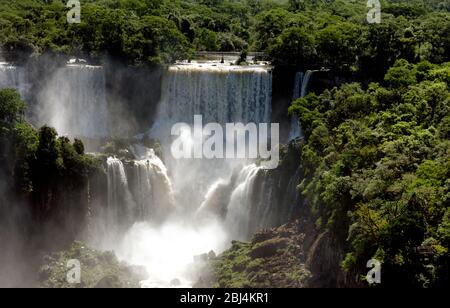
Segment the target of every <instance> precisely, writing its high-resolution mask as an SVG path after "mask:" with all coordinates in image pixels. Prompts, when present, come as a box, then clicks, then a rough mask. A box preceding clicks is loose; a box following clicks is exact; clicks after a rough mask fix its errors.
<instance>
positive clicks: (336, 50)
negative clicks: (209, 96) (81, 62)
mask: <svg viewBox="0 0 450 308" xmlns="http://www.w3.org/2000/svg"><path fill="white" fill-rule="evenodd" d="M381 3H382V22H381V23H380V24H369V23H368V22H367V19H366V16H367V12H368V8H367V3H366V1H362V0H348V1H344V0H286V1H283V0H84V1H81V4H82V9H81V23H79V24H68V23H67V20H66V15H67V12H68V8H66V1H64V0H53V1H52V0H47V1H44V0H0V47H1V50H2V57H3V58H4V59H5V60H7V61H10V62H17V63H20V62H21V61H27V60H28V59H30V58H38V57H39V56H41V55H44V54H51V55H67V56H76V57H79V58H86V59H89V61H92V62H95V63H100V64H101V63H103V62H104V61H107V59H114V60H117V61H120V62H123V63H125V64H126V65H128V66H132V67H141V66H148V67H153V66H160V65H165V64H170V63H174V62H175V61H177V60H184V59H193V58H195V53H196V52H199V51H216V52H238V53H247V52H252V51H253V52H256V51H258V52H263V53H264V54H265V55H266V57H267V60H268V61H271V62H272V64H273V65H274V66H275V67H277V68H281V67H293V68H295V69H296V70H306V69H311V68H321V67H325V68H329V69H330V70H331V74H333V76H337V77H344V78H345V80H346V81H348V82H346V83H344V84H339V85H338V86H337V87H334V88H330V89H326V90H325V91H323V92H322V93H310V94H309V95H307V96H306V97H304V98H300V99H298V100H296V101H295V103H294V104H293V105H292V107H291V108H290V109H289V110H286V114H288V113H289V114H290V115H294V116H296V117H297V118H298V119H299V121H300V123H301V125H302V128H303V129H304V132H305V140H304V141H303V144H302V145H301V151H300V152H299V153H297V154H298V155H301V165H302V167H303V170H304V173H303V178H302V180H301V182H300V183H298V189H299V191H300V192H301V194H302V196H303V198H304V199H305V200H306V202H307V204H308V211H309V213H310V215H311V217H312V219H313V224H314V227H315V228H316V230H317V232H319V233H321V232H330V233H332V234H333V235H334V238H335V240H336V241H337V242H338V243H339V245H338V246H339V247H340V249H342V251H343V257H342V259H341V260H336V261H337V262H338V263H339V266H340V268H341V269H342V271H343V272H344V273H346V275H348V277H352V278H351V279H352V281H356V282H355V283H356V285H357V286H366V284H364V281H365V279H366V278H365V277H363V276H362V275H361V273H365V272H367V270H366V263H367V260H370V259H372V258H375V259H377V260H380V261H382V263H383V284H382V286H383V287H396V286H399V285H402V286H407V287H448V286H449V284H450V282H449V273H450V2H449V1H445V0H429V1H420V0H410V1H401V0H389V1H388V0H384V1H381ZM289 95H290V94H289ZM25 108H26V103H25V102H23V101H22V98H21V97H20V95H19V93H18V92H17V91H15V90H12V89H4V90H0V144H1V149H0V175H1V177H3V178H7V179H9V181H8V182H7V187H6V188H2V191H3V192H7V193H6V194H4V195H2V196H0V201H2V203H4V204H6V203H8V204H10V203H11V204H12V203H17V202H22V203H26V202H30V200H32V201H31V202H32V203H33V204H34V207H33V209H32V213H31V215H32V218H31V219H34V220H36V221H39V222H46V223H47V222H48V220H49V219H50V217H51V219H52V220H55V221H58V223H59V224H60V225H61V226H62V225H64V228H65V229H70V232H71V234H73V233H76V232H75V231H74V230H75V229H77V228H81V226H75V225H71V223H72V220H73V219H72V218H73V217H74V216H80V217H81V216H85V214H86V213H85V212H84V211H87V209H85V208H83V209H79V208H77V207H76V204H78V203H80V202H81V201H80V200H81V198H83V197H82V196H81V194H80V193H79V192H80V190H81V189H82V188H83V187H84V185H86V183H87V182H88V181H89V180H90V179H91V178H92V177H94V176H95V175H96V174H97V173H99V172H100V173H101V172H103V171H102V170H101V162H100V161H99V160H98V159H96V158H94V157H93V156H91V155H87V154H85V150H84V145H83V142H81V141H80V140H78V139H75V140H74V141H71V140H69V139H68V138H67V137H64V136H61V137H58V134H57V132H56V130H55V129H53V128H51V127H48V126H44V127H42V128H39V129H37V128H34V127H33V126H32V125H31V124H29V123H28V122H27V120H26V119H25V116H24V114H25ZM62 186H64V187H65V189H66V191H65V193H64V195H63V194H62V192H61V187H62ZM49 191H51V192H52V194H51V195H50V194H49V193H48V192H49ZM0 210H5V208H3V209H0ZM8 210H11V209H9V208H8ZM68 212H71V213H72V215H68V216H66V214H67V213H68ZM68 217H69V218H68ZM0 223H6V222H4V221H3V222H2V218H1V217H0ZM30 228H35V226H33V227H30ZM235 246H236V247H239V249H238V251H237V252H235V253H236V255H234V257H236V259H237V260H239V259H240V260H241V261H242V258H241V257H242V256H240V255H239V254H244V255H245V259H246V262H247V263H250V262H251V260H250V259H249V258H247V254H248V253H249V252H248V251H247V250H248V247H247V246H245V245H244V246H239V244H236V243H235ZM242 247H244V248H245V249H244V248H242ZM228 254H230V252H228ZM219 260H220V259H219ZM229 262H231V261H230V260H228V259H227V260H224V259H222V263H220V262H219V265H218V266H217V268H216V274H217V275H218V276H219V277H220V279H222V281H221V285H223V286H255V285H256V286H265V285H264V284H262V285H261V284H260V283H256V282H254V281H252V278H251V277H250V278H249V277H243V276H242V271H238V272H239V273H235V272H233V271H234V270H235V269H236V268H237V267H238V266H237V265H236V264H229ZM236 262H237V261H236ZM252 265H253V266H255V262H253V263H252ZM256 267H257V266H256ZM231 269H234V270H231ZM302 270H303V269H302ZM236 277H238V278H236ZM302 277H303V276H302ZM236 279H237V280H239V281H238V282H237V283H235V281H234V280H236ZM290 279H291V280H292V277H290ZM230 281H231V283H230ZM279 283H280V284H283V282H279ZM302 286H303V282H302Z"/></svg>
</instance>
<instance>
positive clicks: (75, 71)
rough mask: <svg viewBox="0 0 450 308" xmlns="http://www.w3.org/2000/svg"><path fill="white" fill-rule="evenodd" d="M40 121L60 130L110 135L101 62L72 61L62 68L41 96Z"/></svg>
mask: <svg viewBox="0 0 450 308" xmlns="http://www.w3.org/2000/svg"><path fill="white" fill-rule="evenodd" d="M38 101H39V102H38V107H37V108H38V110H37V116H38V122H39V124H41V125H42V124H48V125H50V126H52V127H55V128H56V129H57V130H58V132H59V133H60V134H63V135H69V136H76V137H92V138H95V137H106V136H108V133H109V129H108V126H109V125H108V106H107V102H106V94H105V76H104V71H103V68H102V67H100V66H90V65H81V64H80V65H79V64H70V65H66V66H65V67H62V68H59V69H58V70H57V71H56V72H55V73H54V74H53V76H52V77H51V78H50V79H49V81H48V82H47V84H46V85H45V87H44V89H43V90H42V91H41V93H40V94H39V96H38Z"/></svg>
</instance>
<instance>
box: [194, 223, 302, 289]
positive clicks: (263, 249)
mask: <svg viewBox="0 0 450 308" xmlns="http://www.w3.org/2000/svg"><path fill="white" fill-rule="evenodd" d="M303 240H304V235H303V234H301V233H300V232H299V229H298V224H297V223H292V224H288V225H285V226H282V227H279V228H277V229H272V230H267V231H262V232H260V233H257V234H256V235H255V236H254V237H253V240H252V241H251V242H250V243H243V242H233V246H232V248H231V249H230V250H228V251H226V252H225V253H224V254H222V255H221V256H219V257H217V258H216V259H214V260H213V261H212V262H211V266H212V267H213V270H212V273H213V275H210V276H209V277H203V278H202V279H201V281H200V283H199V284H198V285H197V286H202V287H205V286H215V287H220V288H241V287H246V288H301V287H305V286H307V283H308V281H309V279H310V277H311V273H310V272H309V271H308V270H307V269H306V267H305V261H306V256H305V254H304V251H303V245H302V243H303Z"/></svg>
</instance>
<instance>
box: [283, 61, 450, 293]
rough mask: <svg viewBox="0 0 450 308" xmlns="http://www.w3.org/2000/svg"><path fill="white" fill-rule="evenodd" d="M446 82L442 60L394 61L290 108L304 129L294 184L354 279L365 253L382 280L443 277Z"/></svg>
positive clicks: (449, 192) (449, 158)
mask: <svg viewBox="0 0 450 308" xmlns="http://www.w3.org/2000/svg"><path fill="white" fill-rule="evenodd" d="M449 82H450V65H449V64H442V65H433V64H430V63H429V62H421V63H418V64H416V65H413V64H410V63H408V62H407V61H406V60H399V61H397V62H396V64H395V65H394V66H393V67H392V68H391V69H390V70H389V71H388V73H387V74H386V77H385V81H384V83H383V85H381V84H378V83H373V84H370V85H369V86H368V88H367V89H363V88H362V87H361V86H360V85H359V84H356V83H353V84H346V85H343V86H341V87H340V88H335V89H332V90H327V91H325V92H324V93H322V94H321V95H319V96H317V95H315V94H311V95H309V96H307V97H306V98H303V99H299V100H297V101H296V102H295V104H294V106H293V107H292V108H291V112H293V113H294V114H296V115H297V116H298V117H299V119H300V121H301V123H302V126H303V128H304V130H305V134H306V140H305V142H306V144H305V146H304V147H303V151H302V164H303V166H304V168H305V178H304V180H303V181H302V183H301V185H300V189H301V190H302V192H303V196H304V198H305V199H306V202H307V204H308V205H309V207H310V210H311V213H312V214H313V215H314V216H315V219H316V226H317V228H318V229H319V230H330V231H331V233H332V234H333V235H334V236H335V237H336V238H337V239H338V240H339V241H340V242H341V243H342V244H343V247H345V248H344V252H345V254H346V257H345V259H343V260H340V262H342V267H343V268H344V269H345V270H346V271H347V272H348V274H349V275H350V276H352V277H357V281H361V280H360V279H363V277H362V275H365V273H366V272H367V270H366V263H367V262H368V260H370V259H372V258H375V259H378V260H379V261H381V262H382V263H383V286H405V287H407V286H410V287H443V286H445V285H447V286H448V283H449V281H448V279H449V277H448V273H449V265H450V241H449V239H450V237H449V235H450V229H449V226H450V221H449V218H450V182H449V179H450V125H449V123H450V117H449V114H450V89H449Z"/></svg>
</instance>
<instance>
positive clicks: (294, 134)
mask: <svg viewBox="0 0 450 308" xmlns="http://www.w3.org/2000/svg"><path fill="white" fill-rule="evenodd" d="M314 73H315V71H306V73H303V72H297V73H296V74H295V84H294V93H293V95H292V101H293V102H294V101H296V100H297V99H299V98H302V97H305V96H306V95H307V94H308V85H309V82H310V80H311V77H312V75H313V74H314ZM302 137H303V132H302V127H301V124H300V122H299V121H298V119H297V117H296V116H293V117H292V121H291V132H290V133H289V141H293V140H297V139H301V138H302Z"/></svg>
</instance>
